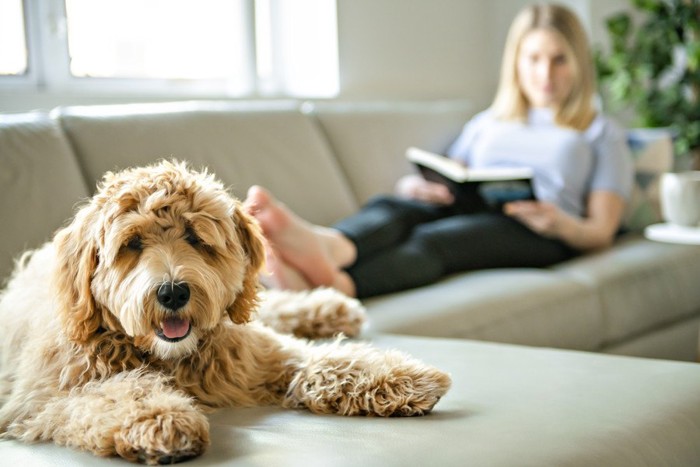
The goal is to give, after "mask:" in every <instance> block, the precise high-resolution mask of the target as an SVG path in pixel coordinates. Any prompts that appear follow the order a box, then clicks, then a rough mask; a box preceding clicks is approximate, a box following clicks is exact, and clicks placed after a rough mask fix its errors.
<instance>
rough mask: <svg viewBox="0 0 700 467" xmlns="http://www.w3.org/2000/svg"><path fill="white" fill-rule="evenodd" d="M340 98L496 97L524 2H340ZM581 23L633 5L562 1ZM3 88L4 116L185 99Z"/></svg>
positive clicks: (600, 32)
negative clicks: (510, 34)
mask: <svg viewBox="0 0 700 467" xmlns="http://www.w3.org/2000/svg"><path fill="white" fill-rule="evenodd" d="M337 1H338V34H339V52H340V79H341V95H340V96H339V99H342V100H377V99H417V100H420V99H452V98H459V99H469V100H471V101H473V102H474V104H475V108H483V107H486V106H487V105H488V104H489V103H490V102H491V99H492V98H493V94H494V92H495V89H496V82H497V79H498V71H499V66H500V59H501V51H502V48H503V44H504V42H505V35H506V32H507V29H508V26H509V24H510V21H511V20H512V18H513V17H514V16H515V14H516V13H517V11H518V10H519V9H520V8H522V7H523V6H524V5H526V4H528V3H530V2H528V1H525V0H337ZM560 2H561V3H563V4H567V5H569V6H571V7H572V8H573V9H574V10H575V11H576V12H577V13H578V14H579V15H580V16H581V18H582V19H583V21H584V23H585V24H586V27H587V29H588V30H589V33H590V35H591V39H592V41H593V43H601V42H604V39H605V31H604V26H603V21H604V18H605V17H606V16H607V15H609V14H610V13H611V12H614V11H618V10H620V9H623V8H626V7H627V5H628V1H627V0H560ZM187 97H188V96H179V97H178V96H166V97H159V98H154V97H152V96H148V95H133V96H123V97H108V96H81V95H55V94H45V93H35V92H31V93H26V92H24V93H20V92H2V91H0V111H22V110H30V109H35V108H44V109H46V108H52V107H54V106H57V105H72V104H94V103H112V102H129V101H155V100H168V99H184V98H187Z"/></svg>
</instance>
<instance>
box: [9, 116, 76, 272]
mask: <svg viewBox="0 0 700 467" xmlns="http://www.w3.org/2000/svg"><path fill="white" fill-rule="evenodd" d="M0 187H1V189H2V194H1V195H0V219H2V225H1V226H0V231H1V232H2V234H0V239H2V240H1V244H2V247H1V248H0V278H5V277H7V276H8V275H9V273H10V272H11V270H12V265H13V259H14V258H16V257H17V256H18V255H19V254H20V253H21V252H22V251H23V250H25V249H26V248H30V247H32V248H33V247H36V246H37V245H39V244H40V243H42V242H44V241H46V240H47V239H49V238H50V237H51V234H52V233H53V231H54V230H56V229H57V228H58V227H60V226H61V225H62V224H63V223H64V222H65V220H66V219H68V218H69V217H70V216H71V215H72V213H73V205H74V204H75V203H77V202H78V201H80V200H81V199H82V198H85V197H87V195H88V191H87V189H86V186H85V182H84V179H83V176H82V174H81V172H80V167H79V165H78V161H77V160H76V159H75V156H74V155H73V152H72V151H71V148H70V146H69V145H68V141H67V140H66V138H65V136H64V134H63V132H62V131H61V128H60V126H59V124H58V122H57V121H55V120H53V119H51V118H50V117H49V116H48V115H46V114H41V113H29V114H18V115H7V116H4V117H2V118H0ZM0 280H1V279H0Z"/></svg>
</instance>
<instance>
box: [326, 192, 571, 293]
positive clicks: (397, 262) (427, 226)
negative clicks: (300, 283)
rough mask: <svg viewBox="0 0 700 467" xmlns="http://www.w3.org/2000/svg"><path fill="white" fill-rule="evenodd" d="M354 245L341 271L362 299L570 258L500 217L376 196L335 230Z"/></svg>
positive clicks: (556, 244)
mask: <svg viewBox="0 0 700 467" xmlns="http://www.w3.org/2000/svg"><path fill="white" fill-rule="evenodd" d="M334 227H335V228H336V229H338V230H339V231H341V232H342V233H343V234H344V235H345V236H347V237H348V238H349V239H350V240H351V241H352V242H353V243H354V244H355V245H356V246H357V253H358V254H357V260H356V261H355V263H354V264H353V265H351V266H350V267H348V268H347V269H346V271H347V272H348V274H349V275H350V277H352V279H353V281H354V282H355V286H356V290H357V296H358V297H359V298H366V297H370V296H374V295H381V294H385V293H390V292H397V291H400V290H405V289H409V288H413V287H419V286H422V285H426V284H430V283H433V282H435V281H437V280H438V279H440V278H442V277H444V276H445V275H447V274H451V273H455V272H461V271H469V270H475V269H486V268H499V267H545V266H549V265H552V264H555V263H558V262H561V261H563V260H566V259H569V258H571V257H573V256H575V255H576V251H574V250H573V249H571V248H570V247H568V246H567V245H565V244H564V243H562V242H561V241H558V240H553V239H548V238H545V237H542V236H541V235H538V234H536V233H534V232H533V231H531V230H530V229H529V228H527V227H525V226H524V225H522V224H521V223H519V222H518V221H516V220H514V219H512V218H510V217H508V216H506V215H504V214H501V213H494V212H478V213H468V212H463V211H460V210H459V209H458V208H456V207H452V206H450V207H444V206H435V205H431V204H426V203H422V202H419V201H413V200H405V199H400V198H395V197H391V196H380V197H377V198H374V199H372V200H370V201H369V203H368V204H366V205H365V206H364V207H363V208H362V209H361V210H360V211H359V212H358V213H357V214H355V215H353V216H350V217H348V218H346V219H344V220H342V221H340V222H339V223H338V224H336V225H335V226H334Z"/></svg>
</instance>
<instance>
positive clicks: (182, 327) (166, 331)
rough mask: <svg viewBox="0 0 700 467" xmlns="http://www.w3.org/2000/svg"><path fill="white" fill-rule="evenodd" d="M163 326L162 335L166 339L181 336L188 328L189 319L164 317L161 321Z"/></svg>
mask: <svg viewBox="0 0 700 467" xmlns="http://www.w3.org/2000/svg"><path fill="white" fill-rule="evenodd" d="M161 327H162V328H163V335H165V337H167V338H168V339H177V338H179V337H183V336H184V335H185V334H187V331H189V330H190V322H189V320H186V319H182V318H175V317H172V318H166V319H165V321H163V322H162V323H161Z"/></svg>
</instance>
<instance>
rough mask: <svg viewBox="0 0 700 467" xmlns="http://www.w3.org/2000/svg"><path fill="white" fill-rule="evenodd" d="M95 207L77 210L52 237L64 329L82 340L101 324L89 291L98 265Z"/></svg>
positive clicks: (72, 338)
mask: <svg viewBox="0 0 700 467" xmlns="http://www.w3.org/2000/svg"><path fill="white" fill-rule="evenodd" d="M94 212H95V208H94V207H93V206H92V205H88V206H85V207H83V208H82V209H81V210H79V211H78V213H77V214H76V216H75V218H74V219H73V221H72V222H71V223H70V225H68V226H67V227H65V228H63V229H61V230H59V231H58V232H57V233H56V235H55V236H54V240H53V244H54V248H55V250H56V269H55V271H54V275H55V277H54V284H55V286H56V293H57V297H58V307H59V308H58V309H59V313H60V315H61V316H60V318H61V320H62V322H63V328H64V330H65V332H66V335H67V336H68V338H69V339H70V340H72V341H73V342H77V343H85V342H87V340H88V339H89V338H90V336H91V335H93V334H94V333H95V332H96V331H97V330H98V328H99V327H100V316H99V314H98V313H97V309H96V308H97V307H96V304H95V300H94V298H93V296H92V292H91V290H90V285H91V281H92V276H93V273H94V271H95V268H96V267H97V261H98V259H97V240H96V238H95V235H94V234H93V233H91V232H90V230H91V228H94V223H95V221H96V219H95V214H94Z"/></svg>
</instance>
